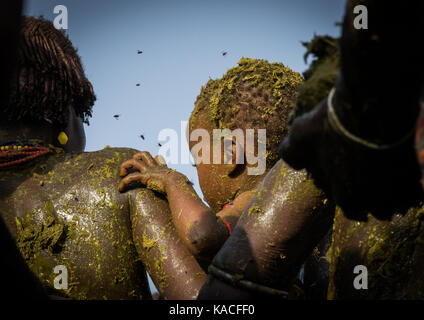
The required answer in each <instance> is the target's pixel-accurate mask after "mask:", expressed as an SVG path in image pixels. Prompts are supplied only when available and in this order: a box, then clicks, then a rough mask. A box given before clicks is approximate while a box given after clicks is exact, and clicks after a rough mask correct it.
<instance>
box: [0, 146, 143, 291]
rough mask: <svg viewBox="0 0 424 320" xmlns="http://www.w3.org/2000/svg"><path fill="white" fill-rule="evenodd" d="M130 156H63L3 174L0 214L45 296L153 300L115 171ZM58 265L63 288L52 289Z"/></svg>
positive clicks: (125, 152) (121, 152)
mask: <svg viewBox="0 0 424 320" xmlns="http://www.w3.org/2000/svg"><path fill="white" fill-rule="evenodd" d="M132 154H134V151H133V150H130V149H104V150H102V151H98V152H91V153H62V154H58V155H54V156H50V157H49V158H46V159H43V160H40V161H37V162H36V163H35V164H34V163H33V164H31V165H29V166H25V167H23V168H19V167H15V168H12V169H9V170H3V171H1V172H0V181H1V182H2V185H3V186H4V187H3V188H2V190H1V191H0V197H1V200H0V211H1V215H2V217H3V218H4V219H5V221H6V224H7V226H8V227H9V229H10V230H11V232H12V234H13V235H14V236H15V237H16V241H17V244H18V247H19V249H20V251H21V253H22V255H23V256H24V258H25V260H26V261H27V263H28V265H29V266H30V268H31V269H32V270H33V271H34V273H35V274H36V275H37V276H38V277H39V278H40V280H41V281H42V283H43V285H44V286H45V287H46V288H47V289H48V292H49V293H52V294H54V295H60V296H65V297H69V298H75V299H140V298H150V292H149V289H148V284H147V279H146V274H145V270H144V267H143V266H142V264H141V262H140V261H139V259H138V255H137V252H136V250H135V247H134V244H133V241H132V233H131V221H130V211H129V210H130V205H129V201H128V199H129V197H130V196H131V193H127V194H120V193H119V192H118V191H117V185H118V182H119V164H120V163H121V162H122V161H123V159H126V158H128V157H129V156H132ZM57 265H63V266H65V267H66V268H67V270H68V288H67V289H66V290H55V289H54V285H53V283H54V278H55V277H56V276H58V274H55V273H54V268H55V266H57Z"/></svg>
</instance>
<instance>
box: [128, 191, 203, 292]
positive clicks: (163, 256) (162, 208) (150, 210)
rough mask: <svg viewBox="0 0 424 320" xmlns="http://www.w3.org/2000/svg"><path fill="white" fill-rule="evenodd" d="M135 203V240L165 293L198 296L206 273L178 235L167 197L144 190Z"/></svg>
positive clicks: (158, 284)
mask: <svg viewBox="0 0 424 320" xmlns="http://www.w3.org/2000/svg"><path fill="white" fill-rule="evenodd" d="M131 203H132V209H131V210H132V213H131V222H132V228H133V238H134V242H135V245H136V248H137V251H138V253H139V255H140V258H141V260H142V262H143V264H144V266H145V267H146V269H147V271H148V273H149V275H150V277H151V278H152V280H153V282H154V284H155V286H156V287H157V289H158V290H159V292H160V294H161V296H163V297H164V298H165V299H196V297H197V294H198V292H199V289H200V288H201V286H202V285H203V283H204V281H205V280H206V274H205V272H204V271H203V270H202V268H201V267H200V266H199V264H198V263H197V261H196V259H195V257H194V256H193V255H192V254H190V252H188V250H187V248H186V247H185V245H184V243H183V242H182V241H181V239H180V237H179V236H178V234H177V232H176V230H175V227H174V224H173V223H172V221H171V213H170V210H169V206H168V203H167V202H166V200H164V199H161V198H159V197H158V196H157V195H155V194H154V193H153V192H152V191H150V190H147V189H141V190H140V191H139V192H138V193H137V194H136V196H134V197H133V198H132V199H131Z"/></svg>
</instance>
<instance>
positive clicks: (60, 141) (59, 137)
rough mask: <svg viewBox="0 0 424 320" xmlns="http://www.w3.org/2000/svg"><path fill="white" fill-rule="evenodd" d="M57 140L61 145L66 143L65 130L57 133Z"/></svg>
mask: <svg viewBox="0 0 424 320" xmlns="http://www.w3.org/2000/svg"><path fill="white" fill-rule="evenodd" d="M57 140H59V143H60V144H61V145H65V144H67V143H68V136H67V135H66V133H65V132H63V131H62V132H61V133H59V136H58V137H57Z"/></svg>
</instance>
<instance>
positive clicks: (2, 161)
mask: <svg viewBox="0 0 424 320" xmlns="http://www.w3.org/2000/svg"><path fill="white" fill-rule="evenodd" d="M54 153H57V150H56V148H54V147H52V146H48V147H46V146H42V145H39V144H37V143H31V142H29V141H10V142H6V143H3V144H1V146H0V168H10V167H13V166H16V165H20V164H23V163H27V162H29V161H31V160H34V159H36V158H39V157H42V156H45V155H48V154H54Z"/></svg>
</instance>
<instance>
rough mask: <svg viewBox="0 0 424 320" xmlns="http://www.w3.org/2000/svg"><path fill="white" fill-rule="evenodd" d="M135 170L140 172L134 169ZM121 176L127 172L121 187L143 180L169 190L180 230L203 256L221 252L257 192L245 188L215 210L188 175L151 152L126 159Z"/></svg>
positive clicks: (187, 241)
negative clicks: (154, 156)
mask: <svg viewBox="0 0 424 320" xmlns="http://www.w3.org/2000/svg"><path fill="white" fill-rule="evenodd" d="M131 170H137V172H132V173H130V171H131ZM121 176H125V178H123V180H122V181H121V184H120V190H121V191H123V190H126V189H127V188H128V187H129V186H130V185H131V184H132V183H134V182H139V183H142V184H144V185H146V186H147V187H148V188H151V189H153V190H156V191H159V192H162V193H165V194H166V196H167V199H168V202H169V206H170V209H171V213H172V219H173V222H174V225H175V227H176V229H177V230H178V234H179V235H180V237H181V239H182V240H183V241H184V243H185V244H186V246H187V248H188V249H189V250H190V252H191V253H193V254H194V255H196V256H202V257H208V256H209V257H212V256H213V255H214V254H215V253H216V252H217V250H218V249H219V248H220V247H221V245H222V244H223V243H224V242H225V240H226V238H227V237H228V235H229V234H230V233H231V231H232V229H233V228H234V227H235V225H236V223H237V220H238V217H239V216H240V215H241V213H242V212H243V210H244V208H245V207H246V206H247V205H248V203H249V201H250V200H251V197H252V196H253V192H245V193H243V194H241V195H240V196H239V197H237V198H236V199H235V200H234V201H233V202H232V204H231V205H229V206H227V207H226V208H225V209H223V210H221V211H220V212H218V213H217V214H215V213H214V212H213V210H211V209H210V208H209V207H208V206H207V205H205V204H204V203H203V201H202V200H201V199H200V198H199V196H198V195H197V193H196V191H195V190H194V188H193V186H192V184H191V183H190V181H189V180H188V179H187V177H186V176H184V175H183V174H181V173H179V172H176V171H174V170H171V169H169V168H168V167H167V166H166V165H165V164H164V163H162V162H161V161H160V160H159V158H158V157H156V158H155V159H153V158H152V156H151V155H150V154H149V153H148V152H141V153H138V154H136V155H135V156H134V158H133V159H131V160H129V161H126V162H124V163H123V164H122V166H121Z"/></svg>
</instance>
